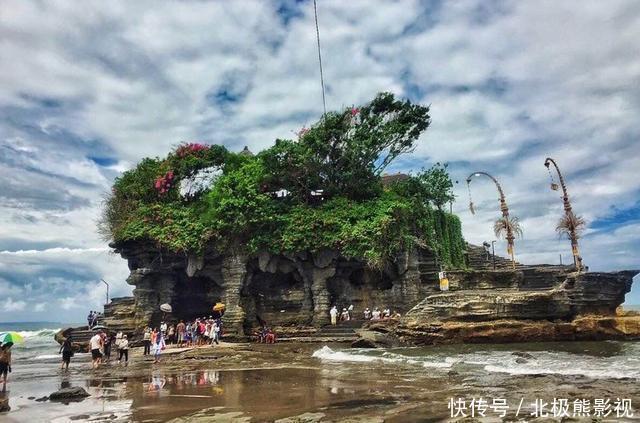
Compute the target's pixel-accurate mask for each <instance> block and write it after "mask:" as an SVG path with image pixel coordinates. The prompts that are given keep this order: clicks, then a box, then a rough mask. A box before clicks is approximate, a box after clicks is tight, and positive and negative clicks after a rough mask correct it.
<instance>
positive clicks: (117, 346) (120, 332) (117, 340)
mask: <svg viewBox="0 0 640 423" xmlns="http://www.w3.org/2000/svg"><path fill="white" fill-rule="evenodd" d="M123 336H124V334H123V333H122V330H119V331H118V333H116V353H117V354H118V357H120V343H121V342H122V337H123Z"/></svg>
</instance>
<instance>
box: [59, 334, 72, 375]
mask: <svg viewBox="0 0 640 423" xmlns="http://www.w3.org/2000/svg"><path fill="white" fill-rule="evenodd" d="M60 353H62V364H61V365H60V369H65V370H69V363H70V362H71V357H73V345H72V344H71V337H70V336H69V337H67V338H65V340H64V342H63V343H62V345H61V346H60V351H58V354H60Z"/></svg>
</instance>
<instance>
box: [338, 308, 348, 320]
mask: <svg viewBox="0 0 640 423" xmlns="http://www.w3.org/2000/svg"><path fill="white" fill-rule="evenodd" d="M349 319H350V317H349V312H348V311H347V309H346V308H343V309H342V314H341V315H340V320H342V321H348V320H349Z"/></svg>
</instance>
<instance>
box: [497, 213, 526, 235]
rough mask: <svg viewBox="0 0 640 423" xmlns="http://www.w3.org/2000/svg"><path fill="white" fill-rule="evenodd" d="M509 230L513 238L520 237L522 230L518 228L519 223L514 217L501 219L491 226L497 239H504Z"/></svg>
mask: <svg viewBox="0 0 640 423" xmlns="http://www.w3.org/2000/svg"><path fill="white" fill-rule="evenodd" d="M509 228H510V229H511V233H512V234H513V235H514V236H519V237H522V228H521V227H520V221H519V220H518V218H517V217H515V216H509V217H508V218H507V217H504V216H503V217H501V218H500V219H498V220H496V223H494V224H493V233H494V234H495V235H496V237H497V238H503V237H506V236H507V234H508V233H509Z"/></svg>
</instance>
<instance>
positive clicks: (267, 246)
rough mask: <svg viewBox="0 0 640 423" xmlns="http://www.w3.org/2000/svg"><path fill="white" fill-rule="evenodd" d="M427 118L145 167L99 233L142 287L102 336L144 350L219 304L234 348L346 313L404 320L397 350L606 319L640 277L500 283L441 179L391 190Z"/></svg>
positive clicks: (198, 149)
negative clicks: (337, 311)
mask: <svg viewBox="0 0 640 423" xmlns="http://www.w3.org/2000/svg"><path fill="white" fill-rule="evenodd" d="M428 112H429V109H428V107H424V106H421V105H415V104H412V103H411V102H409V101H402V100H398V99H396V98H395V97H394V96H393V95H392V94H388V93H384V94H380V95H378V96H377V97H376V98H375V99H374V100H373V101H372V102H370V103H368V104H366V105H364V106H361V107H351V108H347V109H345V110H343V111H340V112H331V113H327V114H326V115H325V116H323V119H322V120H321V121H319V122H318V123H316V124H315V125H313V126H312V127H311V128H303V129H302V130H300V132H299V133H298V134H297V136H298V138H297V139H296V140H276V142H275V144H274V145H273V146H272V147H270V148H268V149H266V150H263V151H261V152H258V153H256V154H254V153H251V152H250V151H249V150H248V149H247V148H245V149H244V150H243V151H242V152H240V153H233V152H231V151H228V150H227V149H226V148H225V147H222V146H218V145H208V144H200V143H183V144H181V145H179V146H178V147H177V148H176V149H175V150H173V151H171V152H170V153H169V154H168V155H167V156H166V157H164V158H147V159H144V160H142V161H141V162H140V163H139V164H138V165H137V167H136V168H134V169H132V170H129V171H127V172H124V173H123V175H122V176H120V177H119V178H118V179H117V180H116V182H115V184H114V186H113V190H112V192H111V195H110V197H109V199H108V201H107V203H106V205H105V209H104V215H103V219H102V222H101V225H100V228H101V230H102V233H103V234H104V236H105V239H107V240H109V241H110V246H111V247H112V248H113V249H114V251H115V252H117V253H118V254H120V255H121V256H122V257H123V258H124V259H126V260H127V261H128V265H129V269H130V271H131V274H130V275H129V277H128V279H127V282H128V283H129V284H131V285H133V286H134V289H133V299H118V300H115V301H114V302H113V303H112V304H111V305H107V306H106V307H105V319H104V321H103V323H104V324H106V325H107V326H108V327H110V328H123V329H125V330H126V331H127V332H130V333H131V334H132V335H135V334H139V333H140V331H141V330H142V329H143V328H144V327H146V326H147V325H154V326H157V325H158V323H159V321H160V319H161V318H163V312H162V311H161V310H160V305H161V304H164V303H168V304H170V305H171V306H172V310H173V311H172V313H171V314H170V315H168V316H167V318H168V319H171V320H180V319H184V320H189V319H193V318H195V317H199V316H207V315H209V314H211V307H212V305H213V304H215V303H217V302H223V303H224V304H226V312H225V314H224V317H223V323H224V330H225V333H226V334H233V335H237V336H242V335H245V334H249V333H251V331H252V330H253V328H255V327H257V326H258V324H259V322H267V323H268V324H269V325H270V326H272V327H276V328H278V331H279V332H280V333H295V334H316V333H319V331H321V328H323V327H324V326H325V325H326V324H327V323H328V321H329V309H330V307H331V306H332V305H338V306H340V307H347V306H348V305H351V304H353V305H354V308H355V310H356V311H357V312H361V311H362V310H363V309H364V308H365V307H370V308H372V307H375V306H378V307H389V308H391V309H393V310H395V311H398V312H399V313H401V314H402V315H404V316H405V317H404V318H403V320H402V322H400V324H399V325H398V326H397V327H396V328H395V329H393V330H396V331H397V333H398V336H399V337H404V338H405V339H408V338H411V337H413V338H414V339H420V338H421V337H422V342H436V341H438V340H440V341H441V340H442V337H443V336H446V335H443V334H445V333H446V332H445V331H443V328H445V327H446V325H447V324H449V325H451V322H458V323H460V324H461V325H463V326H461V327H464V325H467V327H471V325H473V324H478V323H479V322H489V321H493V322H499V321H513V320H517V321H528V322H571V321H573V320H575V319H577V318H579V317H580V316H583V315H585V314H597V315H601V316H613V315H614V314H615V311H616V308H617V307H618V306H619V305H620V304H621V303H622V302H623V301H624V296H625V294H626V293H627V292H629V290H630V287H631V283H632V278H633V276H634V275H635V274H636V273H637V272H619V273H609V274H606V273H588V272H578V271H577V269H576V268H575V267H572V266H549V265H541V266H524V265H520V264H518V265H517V266H516V267H515V268H513V267H512V263H511V261H508V260H506V259H501V258H497V260H496V269H495V270H494V269H493V260H489V258H488V256H487V253H486V251H485V250H484V249H483V248H482V247H476V246H472V245H468V244H467V243H466V242H465V240H464V238H463V236H462V230H461V223H460V220H459V219H458V217H457V216H455V215H453V214H451V213H449V212H447V211H446V210H448V209H449V204H450V203H451V202H452V201H454V196H453V193H452V187H453V184H454V182H453V181H452V180H451V179H450V177H449V174H448V172H447V166H446V165H441V164H439V163H438V164H436V165H434V166H433V167H431V168H430V169H426V170H423V171H421V172H419V173H417V174H411V175H404V174H392V175H387V176H385V173H384V172H385V169H387V167H388V166H389V164H391V163H392V162H393V161H394V160H395V159H397V158H398V157H399V156H401V155H402V154H405V153H408V152H410V151H412V150H413V149H414V147H415V144H416V143H417V142H418V139H419V136H420V134H421V133H422V132H423V131H425V130H426V129H427V128H428V126H429V124H430V117H429V114H428ZM443 270H444V271H447V273H448V279H449V290H448V291H441V290H440V283H439V277H438V272H441V271H443ZM553 324H555V323H553ZM558 324H559V323H558ZM514 327H515V326H514ZM554 327H556V326H554ZM389 330H391V329H389ZM458 330H459V331H460V330H462V329H460V327H459V328H458ZM420 331H422V332H420ZM512 332H513V331H512ZM421 333H422V335H421ZM452 333H453V332H452ZM458 333H459V332H458ZM504 337H505V338H508V336H507V335H505V336H504ZM460 339H461V340H462V341H464V340H465V339H469V338H464V337H463V336H462V337H461V338H460ZM514 339H515V338H514ZM505 340H508V339H505Z"/></svg>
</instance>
